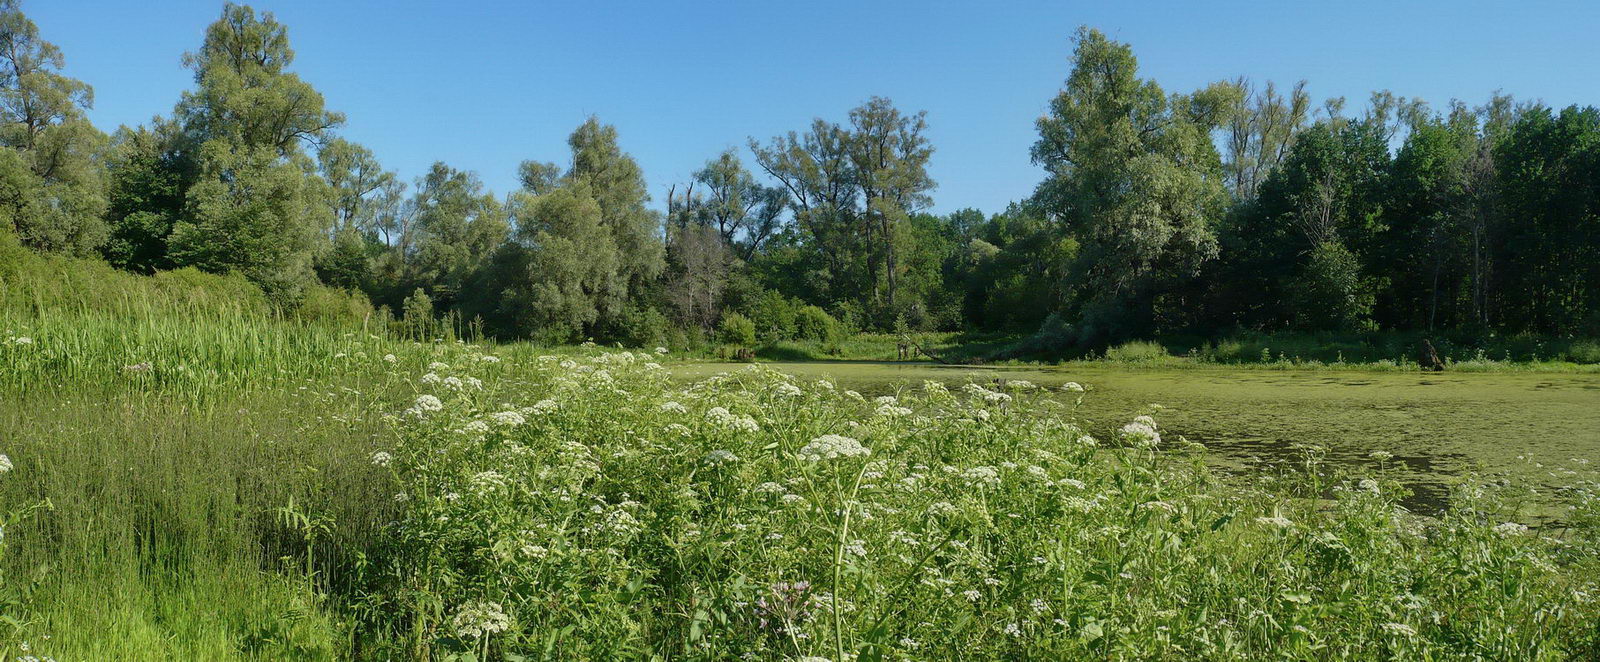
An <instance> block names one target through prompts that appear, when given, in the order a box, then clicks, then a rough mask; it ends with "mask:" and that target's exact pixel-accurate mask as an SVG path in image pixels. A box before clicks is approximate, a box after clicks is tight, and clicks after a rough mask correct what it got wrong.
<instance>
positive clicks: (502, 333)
mask: <svg viewBox="0 0 1600 662" xmlns="http://www.w3.org/2000/svg"><path fill="white" fill-rule="evenodd" d="M0 41H3V42H4V43H5V44H9V45H10V47H9V48H7V49H5V50H4V52H3V53H0V60H4V62H3V64H6V65H9V66H8V67H5V72H6V73H5V75H4V76H0V124H3V126H0V218H4V219H5V222H3V223H0V227H4V228H7V229H8V230H9V231H10V233H11V234H14V235H15V236H16V237H18V238H19V240H20V241H21V242H22V243H23V244H24V245H26V246H27V247H28V248H30V249H32V250H35V251H38V252H40V253H45V254H52V255H73V256H95V255H99V256H100V257H103V258H104V259H105V260H106V261H107V262H109V263H110V264H112V265H114V266H116V267H118V268H120V269H124V270H127V271H132V272H137V273H158V272H167V271H171V270H176V269H184V268H192V269H197V270H200V271H204V272H206V273H212V274H228V275H232V276H233V277H236V278H237V277H242V278H244V279H246V280H248V281H249V282H250V283H253V284H254V285H255V286H256V287H257V288H259V289H260V290H261V292H263V293H264V294H265V296H266V297H267V299H268V300H269V301H270V302H271V303H272V304H273V305H275V306H276V307H278V308H279V309H300V310H308V311H321V312H315V313H313V314H316V315H323V314H335V313H336V312H338V311H339V310H341V309H344V308H347V307H348V306H346V303H345V302H342V301H337V300H333V299H330V297H329V295H328V291H327V290H324V289H319V288H318V285H319V284H323V285H327V286H330V287H333V288H336V289H338V290H345V291H359V292H361V293H362V294H363V295H364V296H366V297H367V298H368V299H369V300H370V301H371V302H372V305H373V306H374V307H375V308H376V309H378V310H379V311H380V312H379V313H378V315H379V316H380V317H396V318H399V319H401V320H402V321H403V328H405V329H407V330H408V332H410V333H413V334H414V335H416V336H417V337H423V336H440V335H447V334H462V333H483V334H487V335H492V336H494V337H498V338H504V339H510V338H533V339H538V340H540V341H543V342H548V343H567V342H577V341H582V340H585V339H595V340H599V341H605V342H613V341H615V342H623V343H625V344H630V345H636V346H653V345H656V344H669V345H672V346H675V347H702V346H704V345H706V344H708V343H711V342H716V341H717V340H718V339H719V338H721V339H723V340H726V339H728V338H730V337H731V338H737V340H738V342H739V343H741V344H742V343H746V342H749V343H760V344H764V345H772V344H774V343H785V342H795V341H803V342H817V343H819V344H821V345H822V346H828V345H830V344H834V343H837V342H838V338H839V337H841V336H843V335H847V334H849V333H854V332H860V331H877V332H900V331H904V330H941V331H977V332H986V333H992V332H1004V333H1011V334H1033V336H1032V337H1031V338H1030V339H1029V340H1028V341H1026V342H1024V343H1021V344H1019V345H1017V346H1015V347H1012V348H1011V349H1010V350H1009V351H1007V352H1000V353H998V354H996V355H995V357H996V358H1002V357H1008V356H1010V357H1015V356H1040V355H1054V356H1082V355H1085V354H1087V353H1090V352H1096V353H1098V352H1103V350H1104V349H1105V348H1107V347H1110V346H1113V345H1115V344H1118V343H1121V342H1124V341H1127V340H1135V339H1154V338H1163V339H1170V338H1173V337H1181V336H1199V337H1205V338H1213V339H1214V338H1219V337H1223V336H1228V335H1237V334H1241V333H1245V334H1248V333H1285V332H1287V333H1296V334H1317V333H1342V334H1358V333H1371V332H1373V331H1386V332H1397V333H1399V334H1400V335H1401V336H1405V337H1411V336H1407V335H1406V334H1412V333H1416V334H1422V335H1425V336H1434V335H1441V334H1450V335H1451V337H1452V338H1470V341H1468V342H1466V343H1465V344H1467V345H1469V346H1475V347H1489V346H1492V345H1495V344H1496V343H1498V342H1500V341H1499V340H1498V339H1499V338H1503V337H1506V336H1508V335H1519V334H1520V335H1527V336H1530V337H1534V336H1537V337H1545V338H1552V339H1570V338H1574V337H1594V336H1597V335H1600V266H1597V265H1600V186H1597V184H1596V182H1600V111H1597V110H1595V109H1594V108H1580V107H1576V106H1574V107H1571V108H1566V109H1560V110H1557V109H1552V108H1548V107H1545V106H1543V105H1541V104H1537V103H1517V102H1515V101H1514V100H1513V99H1512V98H1511V97H1509V96H1506V95H1502V94H1498V93H1497V94H1495V95H1494V96H1492V97H1491V98H1490V100H1489V101H1488V102H1487V103H1486V104H1485V105H1483V106H1482V107H1478V108H1472V107H1469V106H1467V105H1465V104H1463V103H1461V102H1459V101H1452V102H1450V103H1449V104H1448V105H1447V106H1445V107H1443V108H1438V109H1434V108H1430V107H1429V106H1428V105H1427V104H1425V103H1424V102H1422V101H1421V100H1416V99H1410V100H1408V99H1404V98H1401V97H1398V96H1396V95H1394V94H1392V93H1390V92H1387V91H1383V92H1378V93H1375V94H1373V95H1372V99H1371V103H1370V104H1369V105H1368V106H1367V107H1366V108H1365V109H1364V110H1363V111H1361V112H1360V113H1358V114H1354V115H1351V114H1346V112H1345V110H1344V108H1345V103H1344V100H1343V99H1329V100H1327V101H1325V102H1324V103H1322V104H1321V105H1320V106H1316V107H1314V105H1313V103H1312V100H1311V97H1310V95H1309V93H1308V92H1307V91H1306V85H1305V83H1303V82H1302V83H1300V84H1297V85H1295V86H1294V87H1293V88H1292V89H1290V90H1288V91H1286V92H1284V91H1280V90H1279V89H1278V88H1276V87H1275V86H1274V85H1272V84H1270V83H1269V84H1266V85H1264V86H1256V85H1254V84H1252V83H1251V82H1249V81H1247V80H1243V79H1240V80H1229V81H1222V82H1218V83H1215V84H1212V85H1209V86H1207V87H1205V88H1203V89H1200V90H1196V91H1193V92H1189V93H1176V94H1174V93H1169V92H1168V91H1166V90H1163V89H1162V88H1161V87H1160V86H1159V85H1158V84H1157V83H1156V82H1155V81H1152V80H1149V79H1145V78H1141V77H1140V76H1139V71H1138V63H1137V60H1136V59H1135V58H1134V56H1133V53H1132V50H1131V49H1130V48H1129V47H1128V46H1127V45H1124V44H1120V43H1117V42H1115V41H1112V40H1110V39H1108V38H1106V37H1105V35H1103V34H1101V33H1099V32H1098V31H1094V30H1090V29H1087V28H1086V29H1083V30H1080V32H1079V33H1078V34H1077V37H1076V44H1077V46H1076V51H1075V52H1074V54H1073V56H1072V60H1071V70H1070V72H1068V75H1067V78H1066V82H1065V85H1064V86H1063V88H1062V90H1061V92H1060V93H1059V94H1058V95H1057V96H1056V97H1055V98H1054V99H1051V100H1050V103H1049V110H1048V112H1047V113H1046V114H1045V115H1044V116H1043V117H1041V118H1040V119H1039V121H1038V123H1037V129H1038V134H1039V139H1038V142H1037V143H1036V144H1035V145H1034V146H1033V149H1032V157H1033V159H1034V160H1035V162H1036V163H1038V164H1039V165H1040V166H1041V167H1043V168H1044V170H1045V179H1044V181H1042V182H1041V183H1040V184H1039V186H1038V188H1037V190H1036V191H1035V193H1034V194H1033V195H1032V196H1030V197H1029V198H1028V199H1027V200H1023V201H1019V202H1017V203H1014V204H1012V205H1011V206H1010V207H1009V208H1007V209H1006V210H1004V211H1003V212H1001V213H998V214H994V215H988V216H986V215H985V214H983V213H982V212H979V211H977V210H972V209H964V210H961V211H957V212H954V213H951V214H947V215H944V216H937V215H933V214H930V213H928V210H929V209H930V207H931V206H932V202H933V201H932V192H933V191H934V189H935V185H936V184H935V182H934V181H933V180H932V179H931V178H930V177H929V175H928V170H927V166H928V163H929V162H930V160H931V159H932V158H933V155H934V147H933V145H932V144H931V143H930V141H929V138H928V135H927V118H926V117H925V115H924V114H923V113H905V112H902V111H901V110H899V109H898V108H896V107H895V106H894V104H893V103H892V102H890V101H889V100H887V99H883V98H877V97H874V98H871V99H869V100H868V101H866V102H865V103H863V104H862V105H861V106H859V107H857V108H855V109H852V110H850V111H849V112H848V114H847V115H846V116H845V117H844V118H843V119H842V121H829V120H825V119H817V120H816V121H814V122H813V123H812V124H811V125H810V126H809V127H806V128H805V130H803V131H794V132H789V133H786V134H784V135H780V136H777V137H774V138H772V139H770V140H768V141H766V142H761V141H758V140H755V139H751V140H750V141H749V144H748V147H749V153H748V156H749V157H750V158H749V160H750V162H751V163H752V165H751V166H748V167H747V165H746V159H744V158H741V154H740V151H739V150H732V149H730V150H727V151H725V152H723V153H721V154H718V155H716V156H715V157H713V158H711V159H709V160H708V161H707V162H706V164H705V166H704V167H703V168H702V169H700V170H699V171H696V172H695V173H693V175H692V177H691V178H690V181H687V182H683V183H680V184H675V185H673V186H671V187H669V188H668V189H667V194H666V196H665V199H664V200H663V201H661V202H663V203H664V208H665V209H664V211H662V210H658V209H654V208H652V207H651V196H650V194H649V193H648V188H647V182H646V181H645V179H644V175H643V172H642V170H641V169H640V167H639V165H638V163H636V162H635V161H634V160H633V158H632V157H630V156H629V155H628V154H627V152H625V151H624V150H623V149H622V146H621V142H620V138H619V136H618V134H617V131H616V129H615V128H614V127H612V126H609V125H606V124H604V123H602V122H600V121H599V120H598V119H597V118H590V119H589V120H588V121H586V122H584V123H583V124H582V125H581V126H579V127H578V128H577V129H576V130H575V131H573V133H572V134H571V136H570V137H569V140H568V145H569V148H570V156H569V158H568V160H567V162H566V163H565V164H564V165H559V164H556V163H551V162H542V161H536V160H529V161H526V162H524V163H523V164H522V165H521V168H520V170H519V175H520V179H521V187H520V188H519V190H517V191H514V192H511V193H510V194H509V195H505V196H503V197H499V196H496V195H495V194H494V193H492V192H490V191H487V190H485V188H484V186H483V184H482V183H481V182H480V181H479V179H478V177H477V176H476V175H475V174H474V173H471V172H465V171H461V170H457V169H455V168H452V167H450V166H448V165H446V164H444V163H435V164H434V165H433V166H432V167H431V168H430V169H429V171H428V172H427V173H426V174H425V175H424V176H422V177H421V178H419V179H418V180H417V181H416V182H415V184H414V185H413V186H410V187H408V186H407V184H406V183H404V182H402V181H400V180H399V178H398V177H397V176H396V175H395V173H393V172H390V171H386V170H384V169H383V167H382V165H381V163H380V162H379V161H378V159H377V157H376V155H374V154H373V153H372V151H371V150H369V149H367V148H365V147H363V146H361V145H358V144H355V143H352V142H349V141H348V140H346V139H344V138H341V137H339V136H338V135H337V133H336V132H337V130H338V128H339V127H340V126H341V124H342V123H343V121H344V117H343V116H342V115H340V114H339V113H337V112H333V111H331V110H328V109H327V108H325V107H324V103H323V99H322V96H321V95H320V94H319V93H318V92H317V91H316V90H315V89H313V88H312V87H311V86H310V85H309V84H308V83H307V82H306V81H304V80H302V79H301V78H299V76H298V75H296V74H295V73H294V72H293V70H292V65H293V63H294V52H293V50H292V49H291V48H290V47H289V41H288V34H287V30H286V28H285V26H283V25H282V24H280V23H278V22H277V21H276V20H275V19H274V18H273V17H272V15H271V14H257V13H256V12H255V11H254V10H253V9H251V8H249V7H247V6H240V5H235V4H231V3H229V4H226V5H225V6H224V8H223V12H222V16H221V18H219V19H218V20H217V21H216V22H215V23H213V24H212V25H211V26H209V27H208V28H207V29H206V31H205V34H204V35H203V38H202V40H201V43H200V46H199V48H198V49H197V50H195V51H194V52H191V53H188V54H185V55H184V57H183V64H184V66H185V67H187V68H188V69H189V70H191V71H192V72H193V75H194V87H193V88H192V89H191V90H190V91H187V92H185V93H184V94H183V96H182V98H181V99H179V100H178V102H177V103H176V105H175V106H174V108H173V110H172V112H171V113H170V114H169V115H168V116H165V117H157V118H155V119H154V120H152V121H151V122H150V123H149V124H148V125H147V126H141V127H136V128H130V127H122V128H119V129H118V130H117V131H116V132H114V133H113V134H112V135H111V136H110V137H107V136H106V135H104V134H102V133H101V132H99V131H98V130H97V129H95V128H94V127H93V126H91V125H90V124H89V123H88V121H87V120H86V119H85V115H84V111H85V110H86V109H87V108H89V107H90V104H91V103H92V100H93V95H92V90H91V89H90V87H89V86H88V85H87V84H85V83H83V82H81V81H77V80H74V79H72V78H70V77H67V76H66V75H65V74H64V73H63V71H64V65H65V61H64V59H63V56H62V53H61V52H60V51H59V50H58V49H57V48H56V47H55V46H53V45H51V44H50V43H49V42H47V41H44V40H43V39H41V37H40V35H39V34H38V30H37V28H36V27H35V26H34V25H33V24H32V23H31V22H30V21H28V19H27V18H26V17H25V16H24V15H23V14H22V13H21V11H20V10H19V8H18V4H17V2H16V0H5V2H3V3H0ZM752 170H754V171H755V172H754V173H753V172H752ZM757 173H759V174H757ZM63 264H65V263H63ZM73 264H74V265H76V266H75V267H74V268H81V269H86V270H90V271H93V272H95V273H99V272H100V271H103V269H101V268H100V267H97V266H92V265H90V264H89V263H87V262H81V263H73ZM95 278H98V277H97V276H96V277H95ZM163 278H171V276H164V277H163ZM183 278H189V276H183ZM308 302H309V303H308ZM424 303H426V304H427V305H423V304H424ZM349 305H350V306H356V305H357V304H349ZM383 311H387V312H383ZM731 313H737V314H739V315H740V316H742V318H744V319H746V320H748V321H749V322H751V323H752V324H753V325H754V327H755V334H754V340H747V338H746V336H744V335H740V334H735V335H733V336H729V335H728V334H725V333H721V331H723V330H725V329H726V328H727V326H728V325H726V324H723V323H722V322H723V319H724V317H726V316H727V315H729V314H731ZM742 324H743V322H740V321H738V320H737V319H735V321H734V322H733V324H732V325H733V326H735V327H737V326H740V325H742ZM1397 337H1400V336H1397ZM1560 341H1562V342H1566V340H1560Z"/></svg>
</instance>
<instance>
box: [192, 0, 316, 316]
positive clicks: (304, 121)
mask: <svg viewBox="0 0 1600 662" xmlns="http://www.w3.org/2000/svg"><path fill="white" fill-rule="evenodd" d="M293 61H294V52H293V51H292V50H290V49H289V39H288V34H287V30H286V29H285V28H284V26H283V25H282V24H280V23H278V22H277V21H276V20H274V19H273V17H272V14H270V13H267V14H263V15H261V16H259V17H258V16H257V15H256V13H255V10H253V9H251V8H250V7H248V6H242V5H235V4H233V3H228V4H226V5H224V6H223V10H222V17H221V18H220V19H218V20H217V21H216V22H214V23H212V24H211V26H210V27H208V28H207V29H206V38H205V41H204V43H203V44H202V45H201V47H200V49H199V50H197V51H194V52H192V53H187V54H185V55H184V64H185V65H186V66H188V67H189V68H190V69H192V70H193V71H194V74H195V84H196V87H195V89H194V90H193V91H190V92H185V93H184V95H183V98H182V99H181V100H180V101H179V102H178V107H177V109H176V111H175V115H176V117H177V122H178V124H179V125H180V126H181V127H182V133H183V135H182V137H181V140H182V141H183V143H184V144H183V145H181V146H179V147H178V148H177V149H179V151H180V153H182V154H184V155H185V156H186V157H187V158H191V159H193V161H194V164H195V165H193V166H192V168H191V171H192V172H193V173H194V174H195V180H194V181H193V182H192V183H190V184H189V186H188V187H187V188H186V190H185V193H184V210H183V213H182V215H181V218H180V219H179V220H178V222H177V223H175V224H174V227H173V231H172V235H171V237H170V238H169V240H168V244H169V246H170V250H171V255H172V258H173V262H174V264H176V265H178V266H185V265H193V266H196V267H199V268H201V269H205V270H208V271H216V272H228V271H239V272H241V273H244V274H245V275H246V276H248V277H250V278H251V279H252V280H254V281H255V282H257V283H258V284H260V285H262V286H263V287H264V288H265V289H267V290H268V291H269V292H270V293H273V294H276V295H279V296H280V297H293V296H295V295H296V294H297V292H298V289H299V287H301V286H302V285H303V284H305V283H307V282H309V281H310V280H311V279H312V271H311V259H310V258H311V254H312V252H313V250H314V249H315V248H316V246H317V242H318V240H319V238H320V237H324V236H326V235H324V233H325V232H326V230H327V229H328V228H329V227H330V226H332V224H333V220H334V218H335V214H334V212H333V210H332V207H331V205H330V204H329V202H328V201H329V198H330V197H331V196H330V195H329V192H328V190H327V185H326V184H325V183H324V182H323V180H322V179H321V178H320V177H318V176H317V174H316V166H315V164H314V163H313V162H312V161H311V159H310V158H309V157H307V156H306V154H305V153H304V151H303V147H304V146H305V145H307V144H312V145H315V144H320V142H321V141H322V140H323V138H324V136H325V132H327V131H328V130H329V129H331V128H333V127H336V126H338V125H339V124H340V123H341V122H342V121H343V116H341V115H339V114H338V113H333V112H328V111H326V110H325V109H324V108H323V100H322V95H321V94H319V93H317V91H316V90H314V89H312V87H311V86H310V85H309V84H307V83H306V82H305V81H303V80H301V79H300V77H299V76H297V75H295V74H293V73H290V72H288V71H287V68H288V66H289V65H290V64H292V63H293Z"/></svg>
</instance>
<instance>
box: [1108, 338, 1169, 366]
mask: <svg viewBox="0 0 1600 662" xmlns="http://www.w3.org/2000/svg"><path fill="white" fill-rule="evenodd" d="M1169 358H1171V357H1170V356H1168V355H1167V348H1165V347H1162V346H1161V343H1156V342H1150V341H1148V340H1134V341H1130V342H1125V343H1122V344H1121V345H1117V346H1116V347H1112V348H1110V349H1107V350H1106V360H1107V361H1117V362H1120V363H1160V362H1162V361H1165V360H1167V359H1169Z"/></svg>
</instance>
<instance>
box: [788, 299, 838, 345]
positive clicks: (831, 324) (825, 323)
mask: <svg viewBox="0 0 1600 662" xmlns="http://www.w3.org/2000/svg"><path fill="white" fill-rule="evenodd" d="M794 336H795V337H796V338H799V339H801V340H812V341H816V342H820V343H833V342H837V341H839V340H841V339H842V338H843V337H844V329H843V327H841V326H840V325H839V321H838V320H836V319H834V318H833V316H832V315H829V314H828V311H826V310H823V309H821V308H818V307H816V306H801V307H799V308H798V309H797V310H795V314H794Z"/></svg>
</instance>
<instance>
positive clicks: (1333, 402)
mask: <svg viewBox="0 0 1600 662" xmlns="http://www.w3.org/2000/svg"><path fill="white" fill-rule="evenodd" d="M764 365H766V366H768V367H771V368H773V369H776V370H779V371H782V372H786V373H790V374H794V375H798V376H802V377H823V376H827V377H829V378H831V379H833V380H835V381H836V382H837V383H839V384H840V385H841V386H842V387H847V388H855V389H857V390H860V391H862V392H863V393H885V392H890V391H893V390H894V389H896V388H899V387H902V386H907V385H912V386H915V385H920V384H921V383H922V380H925V379H936V380H940V381H943V382H946V383H947V384H961V383H964V382H967V381H991V380H993V379H994V378H996V377H1004V378H1009V379H1026V380H1029V381H1032V382H1034V383H1036V384H1040V385H1043V386H1049V387H1055V386H1059V385H1060V384H1062V383H1064V382H1067V381H1077V382H1080V383H1083V384H1085V385H1087V386H1089V387H1090V389H1091V391H1090V392H1089V394H1088V396H1087V397H1086V398H1085V400H1084V403H1083V407H1082V408H1081V409H1079V410H1078V414H1079V417H1080V419H1081V422H1082V423H1083V424H1084V425H1085V426H1086V427H1087V429H1089V430H1090V432H1091V433H1092V434H1095V435H1096V436H1105V435H1108V434H1109V433H1110V431H1111V430H1113V429H1115V428H1116V427H1119V426H1121V425H1122V424H1123V423H1126V422H1127V421H1128V420H1130V419H1131V418H1132V417H1133V416H1136V415H1138V414H1141V413H1146V412H1147V411H1148V410H1149V406H1150V405H1151V404H1160V405H1162V406H1163V407H1165V409H1163V410H1162V411H1161V412H1160V413H1159V415H1158V417H1157V418H1158V420H1159V421H1160V423H1161V426H1162V428H1163V434H1164V436H1167V437H1169V438H1173V437H1176V436H1179V435H1182V436H1184V437H1186V438H1188V439H1190V440H1191V441H1197V442H1200V443H1203V444H1205V445H1206V446H1207V447H1208V448H1209V449H1210V451H1211V455H1212V456H1213V461H1214V462H1215V463H1217V464H1218V465H1219V466H1220V467H1222V468H1224V469H1225V470H1227V471H1229V472H1231V473H1236V474H1248V473H1250V472H1253V471H1260V470H1262V469H1261V467H1262V466H1263V465H1272V464H1277V463H1283V462H1289V461H1293V459H1294V458H1296V457H1298V456H1299V451H1298V450H1296V446H1298V445H1300V444H1316V445H1320V446H1323V447H1325V448H1327V449H1328V458H1329V459H1330V460H1332V461H1334V462H1336V463H1339V464H1341V465H1343V466H1344V467H1345V468H1348V469H1350V470H1352V471H1354V472H1357V473H1359V472H1360V471H1361V465H1365V464H1374V463H1375V462H1376V461H1375V460H1373V459H1371V458H1370V457H1369V455H1370V454H1371V453H1373V452H1374V451H1387V452H1389V453H1393V454H1394V460H1391V465H1392V464H1393V463H1396V462H1398V463H1399V466H1400V467H1401V469H1402V471H1403V479H1404V481H1405V482H1406V483H1407V485H1408V487H1410V488H1411V490H1412V491H1413V495H1412V497H1411V498H1409V499H1407V500H1406V502H1405V504H1406V505H1407V506H1408V507H1410V508H1412V509H1413V510H1416V511H1418V512H1428V511H1436V510H1437V509H1438V508H1439V507H1441V506H1442V505H1443V504H1444V500H1445V499H1444V497H1445V495H1446V494H1447V492H1448V489H1449V485H1450V483H1451V482H1452V480H1453V479H1455V478H1456V477H1458V476H1461V475H1464V474H1467V473H1472V472H1480V473H1504V474H1507V475H1509V476H1511V477H1513V478H1514V479H1516V480H1522V481H1529V482H1530V483H1531V484H1533V485H1535V486H1537V488H1538V489H1540V490H1541V491H1549V490H1552V489H1554V488H1555V487H1557V486H1561V485H1568V484H1571V483H1572V482H1574V479H1575V477H1577V476H1580V475H1582V476H1592V475H1593V474H1592V470H1593V469H1594V468H1595V467H1596V466H1597V465H1600V375H1596V374H1558V373H1533V372H1498V373H1495V372H1489V373H1448V372H1447V373H1416V372H1410V373H1406V372H1376V371H1374V372H1360V371H1342V370H1341V371H1331V370H1320V371H1319V370H1300V371H1296V370H1264V369H1238V368H1227V367H1191V368H1176V369H1174V368H1142V367H1128V366H1116V365H1105V366H1083V365H1073V366H1070V367H1060V368H1055V367H989V366H980V367H966V366H942V365H936V364H927V363H874V362H838V363H769V364H764ZM738 368H739V366H738V365H735V364H727V363H690V364H683V365H680V366H677V367H675V368H674V371H675V373H676V374H678V375H680V376H683V377H689V378H696V377H704V376H709V375H712V374H715V373H718V372H724V371H729V370H736V369H738ZM1573 471H1576V472H1578V473H1576V474H1574V473H1570V472H1573ZM1541 510H1542V509H1541ZM1538 514H1540V515H1556V516H1559V515H1558V514H1557V513H1538Z"/></svg>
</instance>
